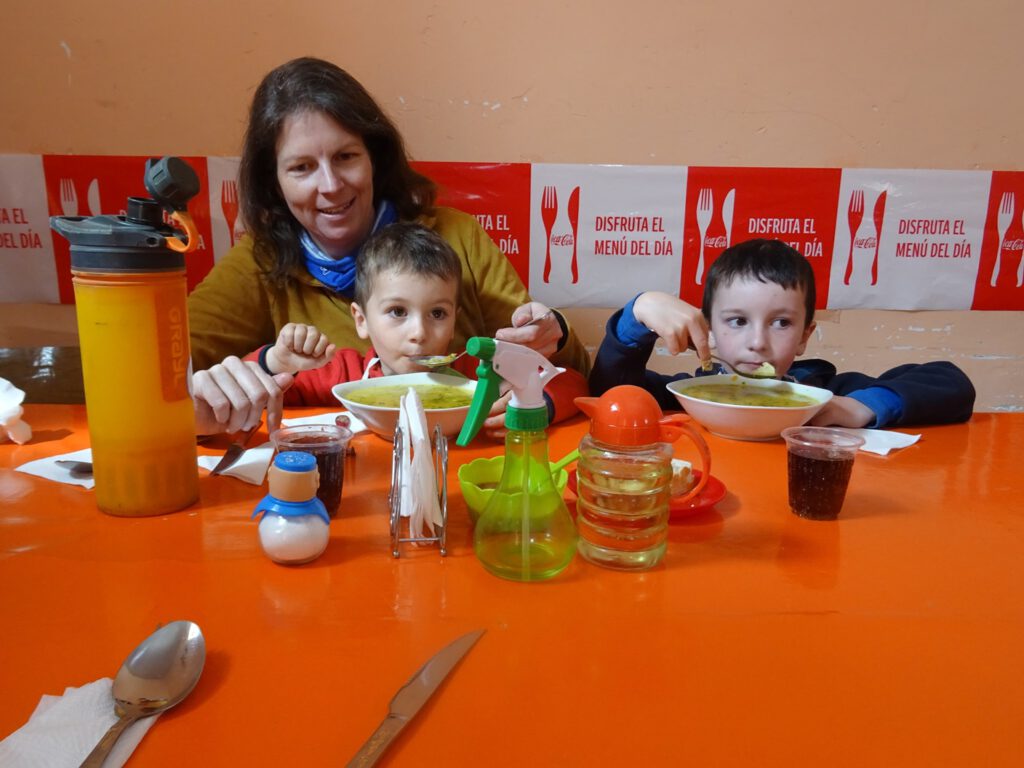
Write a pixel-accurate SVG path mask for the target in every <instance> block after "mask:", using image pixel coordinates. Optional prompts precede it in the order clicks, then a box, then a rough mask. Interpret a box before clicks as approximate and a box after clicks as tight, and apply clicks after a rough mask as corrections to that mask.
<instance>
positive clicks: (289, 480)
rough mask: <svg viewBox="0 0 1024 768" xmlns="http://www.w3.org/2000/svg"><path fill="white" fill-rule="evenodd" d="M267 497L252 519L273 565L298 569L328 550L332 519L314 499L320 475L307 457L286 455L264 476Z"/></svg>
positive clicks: (319, 502) (280, 456) (276, 460)
mask: <svg viewBox="0 0 1024 768" xmlns="http://www.w3.org/2000/svg"><path fill="white" fill-rule="evenodd" d="M267 482H268V485H269V489H270V493H268V494H267V495H266V496H264V497H263V498H262V499H260V502H259V504H257V505H256V510H255V511H254V512H253V513H252V516H253V517H256V515H258V514H260V512H262V513H263V517H262V518H261V519H260V527H259V532H260V546H261V547H262V548H263V552H264V553H265V554H266V555H267V557H269V558H270V559H271V560H273V561H274V562H275V563H283V564H285V565H299V564H301V563H308V562H310V561H311V560H316V559H317V558H318V557H320V555H322V554H323V551H324V550H325V549H327V541H328V539H329V538H330V523H331V518H330V517H328V516H327V508H326V507H324V503H323V502H322V501H320V499H318V498H317V496H316V489H317V487H318V486H319V484H320V473H319V472H318V471H317V468H316V457H315V456H313V455H312V454H310V453H300V452H299V451H285V452H284V453H279V454H277V456H275V457H274V463H273V464H272V465H271V467H270V470H269V471H268V472H267Z"/></svg>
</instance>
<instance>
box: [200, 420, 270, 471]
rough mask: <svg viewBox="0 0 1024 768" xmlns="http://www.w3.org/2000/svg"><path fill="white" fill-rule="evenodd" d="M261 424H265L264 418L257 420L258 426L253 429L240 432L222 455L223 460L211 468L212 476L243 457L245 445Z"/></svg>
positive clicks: (228, 467) (229, 467)
mask: <svg viewBox="0 0 1024 768" xmlns="http://www.w3.org/2000/svg"><path fill="white" fill-rule="evenodd" d="M261 426H263V421H262V420H260V421H258V422H256V426H255V427H253V428H252V429H247V430H246V431H245V432H243V433H242V434H240V435H239V436H238V437H237V438H236V439H235V440H234V442H232V443H231V445H229V446H228V449H227V450H226V451H224V455H223V456H222V457H221V460H220V461H218V462H217V466H215V467H214V468H213V469H211V470H210V476H211V477H212V476H214V475H219V474H221V473H222V472H224V471H225V470H228V469H231V467H233V466H234V464H235V462H236V461H238V460H239V459H240V458H242V454H243V453H245V446H246V445H247V444H248V443H249V440H250V439H251V438H252V436H253V435H254V434H256V432H257V430H259V428H260V427H261Z"/></svg>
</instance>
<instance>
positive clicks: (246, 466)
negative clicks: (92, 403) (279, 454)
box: [15, 442, 274, 488]
mask: <svg viewBox="0 0 1024 768" xmlns="http://www.w3.org/2000/svg"><path fill="white" fill-rule="evenodd" d="M272 458H274V446H273V445H271V444H270V443H269V442H266V443H263V445H258V446H256V447H254V448H250V449H248V450H247V451H246V452H245V453H243V454H242V455H241V456H240V457H239V459H238V461H236V462H235V463H234V464H232V465H231V466H230V467H228V468H227V469H226V470H224V471H223V472H222V473H221V474H222V475H224V476H226V477H235V478H238V479H239V480H242V481H244V482H246V483H251V484H252V485H262V484H263V479H264V478H265V477H266V476H267V469H269V468H270V460H271V459H272ZM61 460H64V461H92V449H91V448H83V449H82V450H80V451H73V452H71V453H62V454H59V455H57V456H47V457H46V458H45V459H36V460H34V461H29V462H26V463H25V464H22V465H21V466H20V467H15V469H16V470H17V471H18V472H24V473H26V474H29V475H35V476H36V477H43V478H46V479H47V480H56V481H57V482H58V483H70V484H71V485H80V486H82V487H83V488H93V487H94V486H95V485H96V481H95V480H93V478H92V477H75V476H73V475H72V474H71V470H70V469H68V468H67V467H61V466H58V465H57V462H58V461H61ZM220 460H221V456H220V455H214V456H199V457H198V458H197V459H196V464H197V465H198V466H200V467H202V468H203V469H205V470H207V471H209V470H212V469H213V468H214V467H216V466H217V464H219V463H220Z"/></svg>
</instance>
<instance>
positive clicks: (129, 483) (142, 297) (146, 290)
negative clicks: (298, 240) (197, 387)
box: [50, 157, 199, 516]
mask: <svg viewBox="0 0 1024 768" xmlns="http://www.w3.org/2000/svg"><path fill="white" fill-rule="evenodd" d="M145 184H146V188H147V190H148V191H149V193H150V194H151V195H152V196H153V197H152V198H144V197H130V198H128V204H127V207H126V215H124V216H92V217H88V218H86V217H80V216H54V217H52V218H51V219H50V226H51V227H52V228H53V229H54V230H55V231H57V232H58V233H59V234H61V235H62V236H63V237H65V238H67V239H68V241H69V242H70V243H71V273H72V276H73V277H72V282H73V284H74V288H75V304H76V309H77V317H78V334H79V340H80V344H81V349H82V376H83V379H84V385H85V408H86V415H87V418H88V422H89V440H90V443H91V446H92V462H93V477H94V478H95V480H96V488H95V492H96V503H97V505H98V506H99V508H100V509H101V510H102V511H104V512H107V513H109V514H112V515H124V516H139V515H158V514H162V513H166V512H174V511H176V510H179V509H183V508H185V507H187V506H189V505H190V504H193V503H194V502H195V501H196V500H197V499H198V498H199V473H198V469H197V465H196V443H195V416H194V411H193V406H192V398H191V395H190V386H191V364H190V355H189V342H188V315H187V312H186V308H185V297H186V293H187V288H186V282H185V253H186V252H187V251H190V250H192V249H193V248H195V246H196V245H197V244H198V237H197V235H196V232H195V226H194V225H193V223H192V220H191V219H190V218H189V216H188V213H187V210H186V208H187V203H188V200H189V199H190V198H192V197H193V196H194V195H195V194H196V193H197V192H198V191H199V179H198V177H197V176H196V174H195V172H194V171H193V170H192V168H190V167H189V166H188V165H187V164H186V163H185V162H184V161H182V160H180V159H178V158H173V157H172V158H163V159H162V160H160V161H159V162H154V161H148V162H147V163H146V178H145ZM165 210H167V211H168V213H169V214H170V218H171V219H172V220H173V221H174V222H176V223H177V224H179V225H180V226H182V227H183V228H184V229H185V234H186V239H185V240H184V241H183V240H182V239H180V238H179V237H178V235H179V234H181V233H179V232H178V231H177V230H176V229H174V228H173V227H171V226H168V225H167V224H165V222H164V211H165Z"/></svg>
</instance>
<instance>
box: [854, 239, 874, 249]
mask: <svg viewBox="0 0 1024 768" xmlns="http://www.w3.org/2000/svg"><path fill="white" fill-rule="evenodd" d="M877 244H878V239H877V238H875V237H858V238H857V239H856V240H854V241H853V247H854V248H874V247H875V246H876V245H877Z"/></svg>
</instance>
